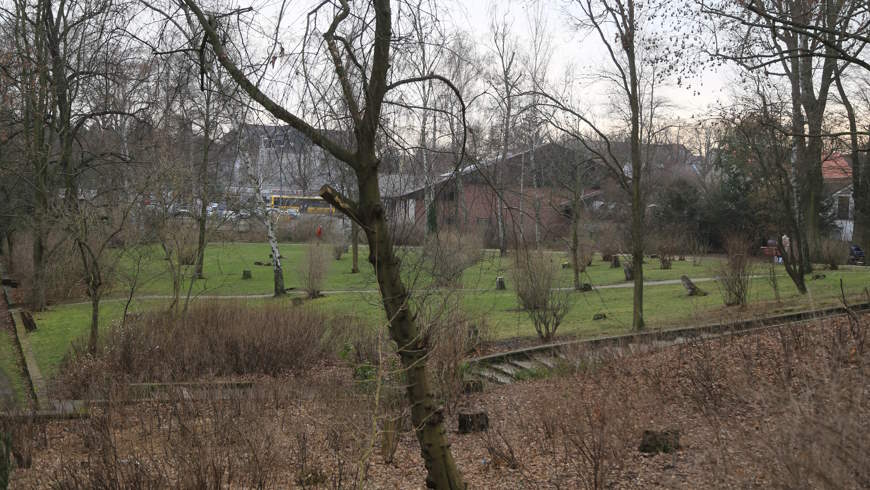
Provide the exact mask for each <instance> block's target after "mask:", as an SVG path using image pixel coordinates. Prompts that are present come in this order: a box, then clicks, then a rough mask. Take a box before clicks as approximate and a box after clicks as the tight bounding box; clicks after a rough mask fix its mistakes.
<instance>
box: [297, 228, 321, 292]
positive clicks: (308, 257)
mask: <svg viewBox="0 0 870 490" xmlns="http://www.w3.org/2000/svg"><path fill="white" fill-rule="evenodd" d="M328 253H329V250H328V249H327V246H326V245H325V244H322V243H320V242H310V243H308V245H306V247H305V258H304V259H303V260H302V261H300V262H299V263H298V264H297V270H296V273H297V276H298V277H299V282H300V284H301V285H302V289H303V290H304V291H305V292H306V293H307V294H308V297H309V298H312V299H313V298H318V297H320V296H321V294H320V292H321V291H322V290H323V283H324V281H325V280H326V273H327V270H328V268H329V261H328V259H327V254H328Z"/></svg>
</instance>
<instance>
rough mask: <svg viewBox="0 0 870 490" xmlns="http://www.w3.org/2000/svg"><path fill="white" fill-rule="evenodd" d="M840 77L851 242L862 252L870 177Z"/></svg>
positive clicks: (868, 225) (869, 226)
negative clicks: (849, 173)
mask: <svg viewBox="0 0 870 490" xmlns="http://www.w3.org/2000/svg"><path fill="white" fill-rule="evenodd" d="M841 75H842V69H839V70H838V71H837V78H836V82H837V91H839V92H840V99H841V101H842V102H843V106H844V107H845V108H846V116H847V118H848V119H849V147H850V148H851V150H852V200H853V201H854V203H855V209H854V215H853V216H852V242H854V243H857V244H858V245H859V246H860V247H861V248H863V249H864V250H870V175H867V171H866V169H865V168H864V161H865V158H864V156H863V155H862V154H861V148H860V146H859V144H858V122H857V120H856V118H855V109H854V107H853V106H852V103H851V101H849V97H848V94H847V93H846V90H845V89H844V88H843V83H842V81H841V79H840V77H841Z"/></svg>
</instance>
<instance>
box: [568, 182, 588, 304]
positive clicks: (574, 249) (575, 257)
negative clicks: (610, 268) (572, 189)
mask: <svg viewBox="0 0 870 490" xmlns="http://www.w3.org/2000/svg"><path fill="white" fill-rule="evenodd" d="M580 260H581V258H580V200H579V199H578V198H577V197H576V196H575V197H574V199H573V202H572V203H571V265H572V267H573V269H574V270H573V271H572V272H573V274H574V289H576V290H577V291H579V290H580V288H581V287H582V285H581V284H580V267H581V265H580ZM584 265H585V264H584Z"/></svg>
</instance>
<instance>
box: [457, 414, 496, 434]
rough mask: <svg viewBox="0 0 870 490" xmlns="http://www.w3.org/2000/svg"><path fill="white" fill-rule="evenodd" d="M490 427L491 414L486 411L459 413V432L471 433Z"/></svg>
mask: <svg viewBox="0 0 870 490" xmlns="http://www.w3.org/2000/svg"><path fill="white" fill-rule="evenodd" d="M487 429H489V416H487V414H486V412H469V413H462V412H460V413H459V433H460V434H470V433H472V432H482V431H485V430H487Z"/></svg>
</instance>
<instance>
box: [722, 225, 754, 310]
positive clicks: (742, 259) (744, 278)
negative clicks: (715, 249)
mask: <svg viewBox="0 0 870 490" xmlns="http://www.w3.org/2000/svg"><path fill="white" fill-rule="evenodd" d="M751 247H752V242H751V241H749V240H747V239H746V238H744V237H741V236H731V237H729V238H728V239H727V240H725V255H726V260H725V261H724V262H723V263H722V264H721V265H720V266H719V270H718V279H719V287H720V289H721V290H722V301H723V302H724V303H725V306H738V305H739V306H744V305H746V303H747V301H748V300H749V287H750V285H751V283H752V270H751V267H750V266H751V263H752V262H751V257H750V249H751Z"/></svg>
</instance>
